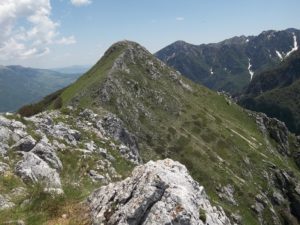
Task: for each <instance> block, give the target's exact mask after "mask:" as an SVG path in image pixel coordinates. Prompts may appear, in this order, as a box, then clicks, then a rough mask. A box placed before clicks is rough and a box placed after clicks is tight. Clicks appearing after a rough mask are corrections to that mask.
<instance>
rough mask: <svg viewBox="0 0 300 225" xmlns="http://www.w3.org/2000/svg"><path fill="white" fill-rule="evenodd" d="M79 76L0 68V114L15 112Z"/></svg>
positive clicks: (45, 71) (6, 67)
mask: <svg viewBox="0 0 300 225" xmlns="http://www.w3.org/2000/svg"><path fill="white" fill-rule="evenodd" d="M79 76H80V74H62V73H58V72H54V71H51V70H42V69H32V68H25V67H21V66H1V67H0V112H9V111H10V112H11V111H16V110H17V109H18V108H20V107H21V106H23V105H26V104H29V103H32V102H36V101H38V100H41V99H42V97H44V96H46V95H48V94H50V93H52V92H54V91H56V90H58V89H61V88H63V87H66V86H67V85H69V84H71V83H72V82H74V81H75V80H76V79H77V78H78V77H79Z"/></svg>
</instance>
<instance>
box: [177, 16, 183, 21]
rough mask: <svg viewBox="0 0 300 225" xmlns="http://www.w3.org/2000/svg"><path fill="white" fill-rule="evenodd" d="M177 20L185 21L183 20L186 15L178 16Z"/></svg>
mask: <svg viewBox="0 0 300 225" xmlns="http://www.w3.org/2000/svg"><path fill="white" fill-rule="evenodd" d="M176 20H177V21H183V20H184V17H181V16H179V17H176Z"/></svg>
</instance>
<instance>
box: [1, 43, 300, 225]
mask: <svg viewBox="0 0 300 225" xmlns="http://www.w3.org/2000/svg"><path fill="white" fill-rule="evenodd" d="M0 154H1V156H0V175H1V176H0V190H1V194H0V221H1V222H2V221H4V222H3V223H4V224H20V223H21V224H30V225H40V224H80V225H83V224H84V225H88V224H210V225H212V224H217V225H219V224H222V225H223V224H246V225H247V224H249V225H253V224H254V225H255V224H268V225H273V224H278V225H281V224H282V225H283V224H284V225H285V224H299V222H298V221H299V220H300V212H299V208H300V191H299V190H300V188H299V187H300V183H299V180H300V171H299V167H300V163H299V155H300V138H299V137H297V136H296V135H295V134H293V133H291V132H290V131H289V130H288V129H287V127H286V126H285V124H284V123H283V122H281V121H279V120H277V119H273V118H269V117H268V116H266V115H265V114H261V113H255V112H252V111H248V110H245V109H243V108H241V107H240V106H239V105H237V104H235V102H234V101H233V99H231V98H230V97H229V96H227V95H224V94H223V93H215V92H213V91H211V90H209V89H207V88H205V87H203V86H201V85H198V84H195V83H193V82H192V81H190V80H188V79H186V78H185V77H184V76H182V75H181V73H180V72H178V71H176V70H174V69H172V68H171V67H168V66H167V65H166V64H165V63H163V62H162V61H160V60H159V59H157V58H156V57H155V56H153V55H152V54H151V53H150V52H149V51H147V50H146V49H145V48H144V47H142V46H141V45H139V44H137V43H135V42H131V41H121V42H118V43H116V44H114V45H113V46H111V47H110V48H109V49H108V50H107V51H106V53H105V54H104V56H103V57H102V58H101V59H100V60H99V61H98V62H97V63H96V64H95V65H94V66H93V67H92V68H91V70H89V71H88V72H87V73H86V74H84V75H83V76H82V77H80V78H79V79H78V80H77V81H76V82H75V83H73V84H72V85H70V86H68V87H67V88H65V89H62V90H59V91H57V92H55V93H53V94H51V95H49V96H47V97H45V98H44V100H43V101H41V102H38V103H36V104H33V105H28V106H24V107H22V108H21V109H20V110H19V111H18V113H16V114H10V113H7V114H1V116H0ZM166 158H168V159H166ZM200 185H201V186H200ZM204 190H205V191H204Z"/></svg>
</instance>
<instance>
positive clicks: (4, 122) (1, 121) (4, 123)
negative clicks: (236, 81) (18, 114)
mask: <svg viewBox="0 0 300 225" xmlns="http://www.w3.org/2000/svg"><path fill="white" fill-rule="evenodd" d="M10 124H11V121H10V120H9V119H7V118H5V117H4V116H2V115H0V126H1V127H9V125H10Z"/></svg>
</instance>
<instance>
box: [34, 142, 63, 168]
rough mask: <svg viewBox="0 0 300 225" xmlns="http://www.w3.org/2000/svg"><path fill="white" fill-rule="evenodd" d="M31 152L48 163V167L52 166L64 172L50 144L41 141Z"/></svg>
mask: <svg viewBox="0 0 300 225" xmlns="http://www.w3.org/2000/svg"><path fill="white" fill-rule="evenodd" d="M31 152H32V153H34V154H35V155H37V156H39V157H40V158H41V159H43V160H44V161H45V162H47V163H48V165H50V166H51V167H52V168H54V169H56V170H57V171H61V170H62V168H63V165H62V163H61V161H60V159H59V158H58V157H57V155H56V153H55V151H54V149H53V147H52V146H51V145H50V144H48V143H46V142H44V141H41V142H40V143H38V144H37V145H36V146H35V147H34V148H33V149H32V151H31Z"/></svg>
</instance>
